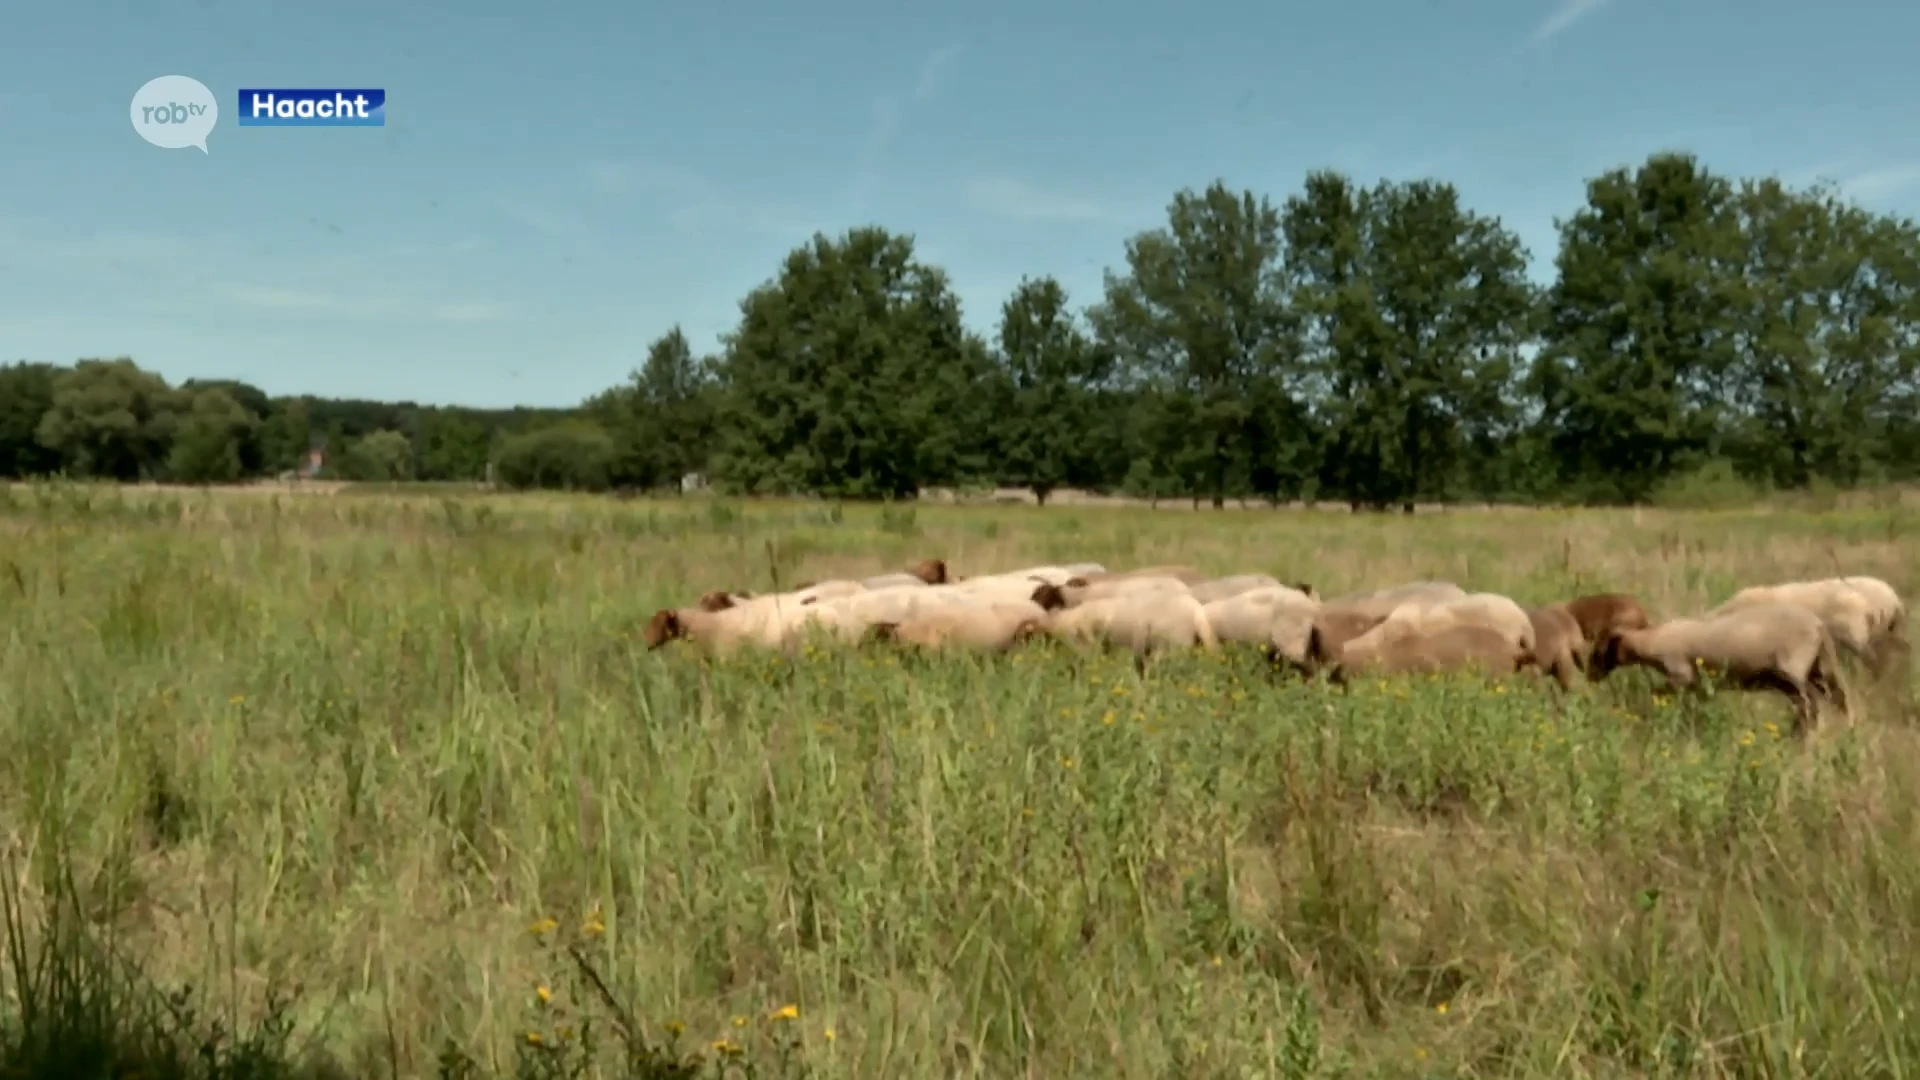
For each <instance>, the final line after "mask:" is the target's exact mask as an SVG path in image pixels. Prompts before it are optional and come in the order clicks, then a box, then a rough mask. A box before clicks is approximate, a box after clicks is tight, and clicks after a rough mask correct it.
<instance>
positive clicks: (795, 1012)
mask: <svg viewBox="0 0 1920 1080" xmlns="http://www.w3.org/2000/svg"><path fill="white" fill-rule="evenodd" d="M767 1019H769V1020H798V1019H800V1006H798V1005H782V1006H780V1007H779V1008H777V1009H775V1010H773V1014H772V1015H771V1016H768V1017H767Z"/></svg>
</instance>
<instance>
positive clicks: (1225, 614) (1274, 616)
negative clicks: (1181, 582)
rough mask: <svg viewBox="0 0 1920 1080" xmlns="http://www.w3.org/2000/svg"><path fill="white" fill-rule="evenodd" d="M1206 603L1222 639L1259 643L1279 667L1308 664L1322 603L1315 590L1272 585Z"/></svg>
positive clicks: (1211, 623)
mask: <svg viewBox="0 0 1920 1080" xmlns="http://www.w3.org/2000/svg"><path fill="white" fill-rule="evenodd" d="M1196 599H1198V598H1197V597H1196ZM1202 606H1203V607H1204V608H1205V609H1206V613H1207V624H1208V625H1210V626H1212V627H1213V633H1214V636H1215V637H1217V638H1219V639H1220V640H1221V641H1237V642H1243V643H1246V644H1249V645H1258V646H1260V651H1261V653H1262V654H1264V655H1265V656H1266V658H1267V661H1268V663H1270V664H1273V665H1275V666H1279V665H1280V664H1281V662H1282V661H1286V662H1290V663H1292V664H1294V665H1295V666H1297V667H1304V666H1305V663H1306V649H1307V634H1308V632H1309V631H1310V630H1311V629H1312V627H1313V617H1314V615H1315V614H1316V613H1317V612H1318V611H1319V610H1320V602H1319V601H1318V600H1315V599H1314V598H1313V595H1312V594H1311V593H1308V592H1304V591H1302V590H1299V589H1293V588H1289V587H1288V586H1285V585H1269V586H1267V587H1266V588H1262V589H1249V590H1248V591H1246V592H1243V593H1235V594H1234V595H1232V596H1227V597H1222V598H1221V599H1218V600H1215V601H1213V602H1212V603H1209V604H1204V605H1202Z"/></svg>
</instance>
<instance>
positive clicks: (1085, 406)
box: [999, 277, 1112, 506]
mask: <svg viewBox="0 0 1920 1080" xmlns="http://www.w3.org/2000/svg"><path fill="white" fill-rule="evenodd" d="M999 336H1000V356H999V359H1000V363H1001V364H1002V366H1003V367H1004V369H1005V375H1004V384H1005V388H1006V390H1007V398H1008V400H1007V403H1006V404H1007V411H1006V414H1005V416H1004V418H1003V421H1002V425H1001V431H1000V435H1001V438H1002V439H1004V441H1005V454H1004V464H1003V465H1002V467H1001V470H1002V475H1003V476H1004V477H1005V478H1006V479H1008V480H1010V481H1011V482H1013V483H1016V484H1018V485H1020V486H1022V487H1025V488H1028V489H1030V490H1032V492H1033V494H1034V497H1035V498H1036V499H1038V500H1039V501H1040V504H1041V505H1042V506H1044V505H1046V502H1047V496H1049V495H1051V494H1052V493H1053V491H1054V490H1055V489H1056V488H1061V487H1067V486H1078V487H1091V486H1093V485H1094V484H1096V483H1098V482H1099V480H1100V476H1099V475H1098V472H1097V470H1098V468H1099V465H1100V460H1099V448H1098V447H1097V446H1096V445H1095V441H1094V439H1093V431H1094V426H1095V424H1096V422H1097V419H1098V418H1097V415H1096V413H1095V409H1096V408H1097V406H1098V404H1099V400H1098V398H1097V397H1096V393H1097V391H1098V388H1099V387H1100V385H1101V384H1102V383H1103V382H1104V381H1105V380H1106V379H1107V378H1108V376H1109V375H1110V373H1111V368H1112V361H1111V358H1110V357H1109V356H1108V355H1107V354H1106V353H1105V351H1104V350H1102V349H1100V348H1099V347H1098V346H1096V345H1095V344H1094V342H1093V341H1092V340H1091V339H1090V338H1089V337H1088V336H1087V334H1086V333H1085V332H1084V331H1082V330H1081V328H1080V325H1079V323H1078V320H1077V319H1076V318H1075V316H1074V313H1073V312H1072V311H1071V310H1070V309H1069V308H1068V306H1067V291H1066V289H1064V288H1062V287H1061V285H1060V283H1059V282H1058V281H1055V280H1054V279H1053V278H1051V277H1043V278H1037V279H1033V280H1027V279H1022V281H1021V282H1020V285H1019V287H1018V288H1016V289H1015V290H1014V292H1013V295H1012V296H1011V297H1009V298H1008V300H1007V302H1006V304H1005V306H1004V307H1003V308H1002V309H1001V313H1000V335H999Z"/></svg>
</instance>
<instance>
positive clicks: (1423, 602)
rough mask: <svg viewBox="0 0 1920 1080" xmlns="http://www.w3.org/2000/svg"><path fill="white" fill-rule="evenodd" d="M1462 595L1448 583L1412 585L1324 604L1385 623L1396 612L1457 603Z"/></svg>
mask: <svg viewBox="0 0 1920 1080" xmlns="http://www.w3.org/2000/svg"><path fill="white" fill-rule="evenodd" d="M1465 595H1467V591H1466V590H1465V589H1462V588H1461V587H1460V586H1458V585H1455V584H1454V583H1453V582H1451V581H1413V582H1408V583H1407V584H1405V585H1395V586H1393V587H1392V588H1390V589H1376V590H1374V591H1373V592H1358V593H1348V594H1347V595H1345V596H1341V597H1336V598H1334V599H1332V600H1329V601H1327V606H1328V607H1329V608H1334V609H1338V610H1343V611H1353V612H1357V613H1359V614H1362V615H1378V616H1380V617H1381V618H1383V619H1384V618H1386V617H1387V616H1389V615H1391V614H1393V613H1394V611H1395V610H1396V609H1398V608H1402V607H1413V608H1421V607H1430V606H1432V605H1434V604H1439V603H1444V602H1445V601H1448V600H1458V599H1460V598H1461V597H1463V596H1465Z"/></svg>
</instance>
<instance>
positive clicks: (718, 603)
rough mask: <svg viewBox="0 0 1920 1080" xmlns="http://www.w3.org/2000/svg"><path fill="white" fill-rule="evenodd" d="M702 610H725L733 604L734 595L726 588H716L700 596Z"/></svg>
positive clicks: (699, 605)
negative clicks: (730, 594) (729, 594)
mask: <svg viewBox="0 0 1920 1080" xmlns="http://www.w3.org/2000/svg"><path fill="white" fill-rule="evenodd" d="M697 606H698V607H699V608H700V610H701V611H725V610H727V609H728V608H730V607H732V606H733V597H731V596H728V595H727V593H726V591H725V590H724V589H715V590H713V591H712V592H710V593H707V594H706V595H704V596H702V597H701V598H700V603H699V604H698V605H697Z"/></svg>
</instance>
